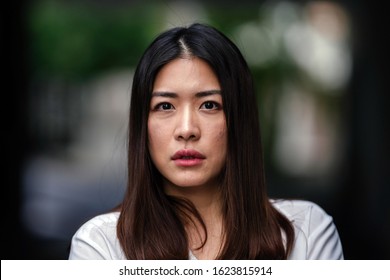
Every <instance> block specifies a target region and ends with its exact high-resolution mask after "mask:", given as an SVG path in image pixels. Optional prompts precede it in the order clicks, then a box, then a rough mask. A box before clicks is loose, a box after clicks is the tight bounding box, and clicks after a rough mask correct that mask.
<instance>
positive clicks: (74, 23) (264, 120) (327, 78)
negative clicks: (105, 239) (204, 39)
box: [1, 0, 390, 259]
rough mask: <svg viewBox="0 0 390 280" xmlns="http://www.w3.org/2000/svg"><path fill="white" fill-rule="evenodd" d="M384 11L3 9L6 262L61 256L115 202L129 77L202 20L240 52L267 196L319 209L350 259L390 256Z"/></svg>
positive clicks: (193, 5)
mask: <svg viewBox="0 0 390 280" xmlns="http://www.w3.org/2000/svg"><path fill="white" fill-rule="evenodd" d="M386 17H388V15H387V12H385V10H384V9H383V8H381V7H379V6H378V4H376V3H375V2H372V1H371V3H370V1H363V0H354V1H352V0H351V1H348V0H344V1H320V0H316V1H314V0H312V1H288V0H283V1H276V0H274V1H272V0H269V1H260V0H259V1H246V0H241V1H229V0H224V1H222V0H221V1H206V0H197V1H195V0H193V1H189V0H188V1H169V0H166V1H136V0H134V1H130V0H129V1H125V0H110V1H108V0H77V1H76V0H35V1H32V0H31V1H27V0H21V1H7V2H6V3H5V4H4V7H3V8H2V22H3V28H2V45H3V51H2V55H3V61H4V62H5V63H4V64H3V65H4V66H5V67H4V68H3V73H5V75H4V74H3V75H2V76H3V77H4V80H3V86H2V96H3V97H2V100H3V101H2V104H3V110H2V112H3V118H2V119H3V123H6V126H5V129H2V136H3V137H2V138H3V140H4V142H3V143H4V144H3V149H4V150H5V154H6V159H5V161H4V162H3V163H4V164H3V166H4V167H5V168H3V170H4V174H5V177H6V181H5V184H4V185H3V195H2V201H3V203H2V204H3V206H4V207H5V209H4V210H3V212H4V216H5V217H6V220H5V222H4V223H3V226H2V228H3V238H2V240H3V241H2V248H1V254H2V256H1V257H2V259H66V258H67V257H68V249H69V245H70V239H71V237H72V235H73V234H74V232H75V231H76V230H77V228H78V227H79V226H80V225H81V224H82V223H84V222H85V221H86V220H88V219H89V218H91V217H92V216H95V215H97V214H100V213H102V212H105V211H107V210H109V209H111V208H112V207H114V206H115V205H116V204H118V203H119V202H120V200H121V197H122V195H123V192H124V189H125V183H126V160H127V159H126V132H127V115H128V108H129V100H130V88H131V82H132V74H133V71H134V68H135V66H136V64H137V62H138V60H139V59H140V56H141V55H142V53H143V51H144V49H145V48H146V47H147V46H148V44H149V43H150V42H151V41H152V39H153V38H154V37H155V36H156V35H157V34H158V33H160V32H162V31H163V30H165V29H167V28H171V27H174V26H179V25H180V26H181V25H188V24H190V23H192V22H202V23H207V24H211V25H213V26H215V27H217V28H218V29H220V30H221V31H223V32H224V33H225V34H226V35H228V37H230V38H231V39H232V40H233V41H234V42H235V43H236V44H237V45H238V47H239V48H240V49H241V50H242V52H243V54H244V56H245V58H246V59H247V61H248V63H249V65H250V67H251V70H252V72H253V75H254V78H255V81H256V88H257V91H258V106H259V108H260V112H261V119H260V121H261V125H262V134H263V141H264V143H263V145H264V149H265V162H266V169H267V177H268V178H267V181H268V187H269V193H270V196H272V197H284V198H301V199H307V200H312V201H314V202H316V203H318V204H319V205H320V206H322V207H323V208H324V209H325V210H326V211H327V212H328V213H329V214H331V215H332V216H333V218H334V221H335V224H336V226H337V228H338V230H339V233H340V237H341V240H342V243H343V247H344V254H345V258H347V259H389V258H390V240H389V239H390V238H389V236H390V206H389V205H390V191H389V187H390V186H389V179H388V176H389V173H388V172H387V169H388V166H389V156H390V155H389V143H390V141H389V134H388V133H386V128H385V124H387V120H388V117H389V113H388V110H387V106H386V102H387V101H388V89H389V86H388V84H387V79H388V77H387V76H388V75H387V74H388V70H387V67H386V66H387V65H385V63H384V58H385V57H388V48H386V46H385V41H386V37H387V36H388V35H386V34H387V30H386V29H385V28H386V27H387V26H386V25H385V24H384V20H385V19H386Z"/></svg>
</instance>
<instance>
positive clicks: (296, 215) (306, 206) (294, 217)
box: [271, 200, 330, 226]
mask: <svg viewBox="0 0 390 280" xmlns="http://www.w3.org/2000/svg"><path fill="white" fill-rule="evenodd" d="M271 202H272V204H273V206H274V207H275V208H276V209H277V210H279V212H281V213H282V214H284V215H285V216H286V217H287V218H288V219H289V220H290V221H292V222H293V223H294V224H297V225H301V226H303V225H304V224H305V223H307V222H309V221H314V222H315V221H318V220H322V219H327V218H330V216H329V215H328V214H327V213H326V212H325V211H324V210H323V209H322V208H321V207H320V206H319V205H318V204H316V203H314V202H311V201H306V200H272V201H271Z"/></svg>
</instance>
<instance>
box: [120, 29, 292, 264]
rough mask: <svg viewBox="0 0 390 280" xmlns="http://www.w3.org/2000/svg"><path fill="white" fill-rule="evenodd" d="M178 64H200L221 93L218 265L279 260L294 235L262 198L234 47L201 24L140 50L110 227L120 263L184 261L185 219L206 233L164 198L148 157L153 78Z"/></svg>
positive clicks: (248, 105) (258, 159) (249, 92)
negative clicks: (123, 184) (124, 182)
mask: <svg viewBox="0 0 390 280" xmlns="http://www.w3.org/2000/svg"><path fill="white" fill-rule="evenodd" d="M184 56H192V57H198V58H200V59H203V60H204V61H206V62H207V63H208V64H209V66H210V67H211V68H212V69H213V70H214V73H215V74H216V76H217V77H218V80H219V83H220V86H221V92H222V99H223V104H224V106H223V108H224V113H225V117H226V123H227V131H228V144H227V146H228V148H227V149H228V150H227V160H226V165H225V168H224V169H223V171H222V174H221V197H222V203H223V204H222V213H223V219H224V220H223V228H224V232H225V233H224V234H225V235H224V238H223V240H224V244H223V248H222V250H221V252H220V254H219V256H218V258H219V259H286V258H287V257H288V254H289V253H290V251H291V248H292V246H293V241H294V230H293V227H292V225H291V223H290V221H289V220H288V219H287V218H286V217H285V216H283V215H282V214H281V213H279V212H278V211H277V210H276V209H275V208H274V207H273V206H272V204H271V203H270V201H269V198H268V196H267V192H266V185H265V176H264V168H263V152H262V144H261V137H260V126H259V117H258V111H257V105H256V104H257V103H256V96H255V91H254V87H253V81H252V76H251V74H250V71H249V68H248V66H247V63H246V62H245V59H244V58H243V56H242V55H241V53H240V51H239V49H238V48H237V47H236V46H235V44H234V43H233V42H232V41H231V40H230V39H228V38H227V37H226V36H225V35H224V34H222V33H221V32H220V31H218V30H216V29H215V28H213V27H210V26H207V25H203V24H193V25H191V26H189V27H176V28H172V29H170V30H168V31H166V32H164V33H162V34H161V35H159V36H158V37H157V38H156V39H155V40H154V41H153V42H152V43H151V45H150V46H149V47H148V48H147V49H146V51H145V53H144V54H143V56H142V58H141V60H140V62H139V64H138V66H137V69H136V71H135V74H134V80H133V86H132V95H131V106H130V117H129V142H128V186H127V192H126V194H125V198H124V200H123V202H122V204H121V207H120V210H121V214H120V217H119V221H118V226H117V234H118V238H119V240H120V243H121V246H122V249H123V251H124V253H125V255H126V257H127V258H128V259H187V258H188V256H189V246H188V239H187V235H186V231H185V229H184V221H183V219H185V217H186V216H187V218H188V217H189V215H187V214H186V213H192V214H193V217H195V219H197V220H199V221H200V223H201V224H202V225H203V227H204V230H205V226H204V223H203V222H202V219H201V217H200V215H199V214H198V212H197V211H196V209H195V207H193V205H192V204H191V203H190V202H189V201H186V200H184V199H182V198H176V197H171V196H168V195H166V194H165V193H164V190H163V187H162V175H161V174H160V173H159V171H158V170H157V169H156V167H155V166H154V164H153V162H152V160H151V157H150V154H149V151H148V129H147V123H148V115H149V107H150V100H151V93H152V89H153V83H154V80H155V77H156V75H157V73H158V71H159V70H160V69H161V68H162V67H163V66H164V65H166V64H167V63H169V62H170V61H172V60H174V59H176V58H179V57H184ZM183 217H184V218H183ZM190 219H191V217H190ZM283 236H285V238H284V237H283ZM206 238H207V235H206ZM205 242H206V240H204V243H205ZM204 243H203V244H204Z"/></svg>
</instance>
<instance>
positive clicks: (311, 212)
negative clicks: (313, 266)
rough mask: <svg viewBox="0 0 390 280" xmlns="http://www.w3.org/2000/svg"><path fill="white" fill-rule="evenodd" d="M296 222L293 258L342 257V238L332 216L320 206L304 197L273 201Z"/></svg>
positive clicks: (294, 223)
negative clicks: (305, 199) (302, 198)
mask: <svg viewBox="0 0 390 280" xmlns="http://www.w3.org/2000/svg"><path fill="white" fill-rule="evenodd" d="M271 202H272V204H273V206H274V207H275V208H276V209H277V210H279V212H281V213H282V214H283V215H285V216H286V217H287V218H288V219H289V220H290V221H291V223H292V224H293V226H294V230H295V244H294V248H293V251H292V253H291V255H290V258H293V259H343V252H342V247H341V242H340V238H339V235H338V232H337V229H336V226H335V224H334V222H333V218H332V216H330V215H329V214H328V213H327V212H326V211H324V209H323V208H321V207H320V206H319V205H317V204H315V203H313V202H310V201H304V200H272V201H271Z"/></svg>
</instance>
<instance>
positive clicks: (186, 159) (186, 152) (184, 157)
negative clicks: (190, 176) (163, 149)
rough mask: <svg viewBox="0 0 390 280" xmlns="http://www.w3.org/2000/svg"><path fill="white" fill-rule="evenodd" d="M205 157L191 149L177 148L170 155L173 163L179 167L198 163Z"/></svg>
mask: <svg viewBox="0 0 390 280" xmlns="http://www.w3.org/2000/svg"><path fill="white" fill-rule="evenodd" d="M205 158H206V157H205V156H204V155H203V154H202V153H200V152H198V151H196V150H193V149H183V150H179V151H177V152H176V153H175V154H174V155H173V156H172V157H171V159H172V160H173V161H174V162H175V164H176V165H178V166H181V167H191V166H196V165H199V164H201V163H202V162H203V160H204V159H205Z"/></svg>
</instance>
